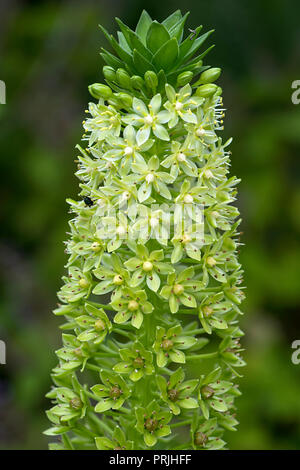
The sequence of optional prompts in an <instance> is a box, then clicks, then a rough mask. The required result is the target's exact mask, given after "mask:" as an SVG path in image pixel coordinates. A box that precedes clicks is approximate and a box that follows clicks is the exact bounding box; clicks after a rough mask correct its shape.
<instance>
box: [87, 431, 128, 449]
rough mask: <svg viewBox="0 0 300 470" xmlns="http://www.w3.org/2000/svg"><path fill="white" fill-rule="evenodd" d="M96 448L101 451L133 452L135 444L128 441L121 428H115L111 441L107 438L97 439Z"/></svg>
mask: <svg viewBox="0 0 300 470" xmlns="http://www.w3.org/2000/svg"><path fill="white" fill-rule="evenodd" d="M95 442H96V447H97V449H99V450H132V449H133V442H132V441H127V440H126V436H125V434H124V432H123V431H122V429H121V428H120V427H119V426H116V427H115V430H114V433H113V435H112V438H111V439H108V438H107V437H95Z"/></svg>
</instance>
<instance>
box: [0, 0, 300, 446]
mask: <svg viewBox="0 0 300 470" xmlns="http://www.w3.org/2000/svg"><path fill="white" fill-rule="evenodd" d="M142 8H146V9H147V10H148V11H149V13H150V14H151V15H152V16H153V17H155V18H157V19H158V20H161V19H163V18H164V17H165V16H167V15H168V14H170V13H171V12H172V11H173V10H174V9H176V8H182V9H183V10H191V12H192V14H191V16H190V19H189V26H190V27H195V26H197V25H198V24H203V25H204V28H205V29H206V30H208V29H211V28H215V30H216V32H215V34H214V38H213V41H214V43H215V44H216V46H217V47H216V48H215V49H214V50H213V51H212V52H211V53H210V55H209V57H207V61H208V63H210V64H211V65H213V66H221V67H222V68H223V74H222V77H221V79H220V85H221V86H222V87H223V90H224V101H225V105H226V107H227V108H228V114H227V117H226V121H225V131H224V136H225V137H227V136H230V135H233V136H234V142H233V144H232V152H233V155H232V171H233V173H234V174H236V175H238V176H239V177H241V178H242V182H241V184H240V186H239V202H238V204H239V207H240V210H241V212H242V216H243V220H244V221H243V227H242V230H243V231H244V235H243V237H242V241H243V242H244V243H245V246H244V247H243V248H242V250H241V260H242V262H243V264H244V268H245V284H246V285H247V295H248V297H247V301H246V302H245V304H244V310H245V313H246V315H245V317H244V319H243V328H244V330H245V332H246V336H245V339H244V342H243V344H244V346H245V348H246V352H245V358H246V360H247V362H248V366H247V367H246V368H245V369H244V371H243V372H244V377H243V378H242V379H241V388H242V391H243V396H242V397H241V398H240V399H239V400H238V401H237V403H238V407H239V411H238V418H239V420H240V423H241V424H240V427H239V431H238V432H237V433H230V435H228V439H229V443H230V446H231V448H234V449H240V448H242V449H280V448H286V449H287V448H288V449H297V448H298V449H299V448H300V401H299V389H300V365H298V366H297V365H293V364H292V362H291V353H292V350H291V343H292V341H293V340H294V339H300V315H299V314H300V281H299V280H300V244H299V234H300V218H299V213H300V185H299V179H300V165H299V148H300V105H298V106H296V105H293V104H292V102H291V93H292V90H291V83H292V81H293V80H296V79H300V75H299V74H300V70H299V63H300V61H299V59H300V48H299V44H300V29H299V14H300V4H299V1H298V0H289V1H284V2H283V1H280V0H269V1H268V0H252V1H238V0H222V1H221V0H186V1H185V2H184V3H182V2H179V1H178V0H173V1H170V0H165V1H164V2H160V1H159V0H152V1H151V2H145V1H138V0H135V1H134V0H127V1H126V0H118V1H113V2H112V1H107V0H105V1H99V0H98V1H92V0H85V1H84V2H82V1H76V0H73V1H50V0H48V1H25V0H24V1H21V0H19V1H17V0H1V3H0V18H1V20H0V56H1V69H0V70H1V71H0V74H1V76H0V79H2V80H4V81H5V83H6V86H7V104H6V105H0V120H1V123H0V126H1V127H0V148H1V176H2V177H1V186H0V194H1V196H0V198H1V205H0V214H1V242H0V266H1V281H2V282H1V286H2V287H1V300H0V309H1V321H0V338H1V339H2V340H4V341H5V342H6V344H7V365H5V366H4V365H0V374H1V379H0V422H1V427H0V446H1V447H2V448H12V449H17V448H32V449H38V448H46V445H47V442H46V439H45V438H44V437H43V436H42V434H41V432H42V430H43V429H44V428H45V427H46V426H47V421H46V418H45V416H44V410H45V408H46V407H47V406H48V405H47V402H46V400H45V399H44V395H45V393H46V392H47V390H48V388H49V386H50V378H49V373H50V369H51V367H52V366H53V365H54V363H55V356H54V350H55V349H56V348H57V347H58V345H59V344H60V332H59V330H58V321H57V319H56V318H55V317H54V316H53V315H52V314H51V310H52V308H53V307H54V306H55V303H56V290H57V289H58V288H59V285H60V276H61V275H62V274H63V265H64V263H65V256H64V252H63V244H62V241H63V240H64V239H65V238H66V235H65V232H66V231H67V227H68V226H67V205H66V203H65V199H66V197H68V196H71V197H76V193H77V189H78V183H77V180H76V179H75V177H74V176H73V173H74V170H75V163H74V158H75V157H76V151H75V150H74V146H75V144H76V143H77V142H79V139H80V135H81V133H82V131H81V120H82V119H83V116H84V109H85V108H86V104H87V102H88V100H89V96H88V92H87V86H88V84H90V83H92V82H94V81H100V80H101V66H102V65H103V64H102V62H101V58H100V56H99V51H100V47H101V45H104V38H103V37H102V35H101V33H100V31H99V29H98V26H97V25H98V23H100V22H101V23H102V24H104V26H105V27H107V28H108V29H109V30H111V31H115V29H116V27H115V24H114V22H113V18H114V17H115V16H119V17H122V19H123V20H124V21H125V22H126V23H128V24H129V25H131V26H134V24H135V23H136V21H137V18H138V16H139V15H140V13H141V10H142ZM199 372H200V371H199Z"/></svg>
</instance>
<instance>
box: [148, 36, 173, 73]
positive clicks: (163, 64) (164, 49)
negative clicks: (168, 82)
mask: <svg viewBox="0 0 300 470" xmlns="http://www.w3.org/2000/svg"><path fill="white" fill-rule="evenodd" d="M177 56H178V42H177V39H176V38H172V39H170V40H169V41H167V42H165V43H164V44H163V45H162V46H161V47H160V49H159V50H158V51H157V52H156V54H155V55H154V57H153V63H154V65H155V66H156V67H158V68H162V69H164V70H169V69H170V68H171V67H172V65H173V64H174V62H175V61H176V59H177Z"/></svg>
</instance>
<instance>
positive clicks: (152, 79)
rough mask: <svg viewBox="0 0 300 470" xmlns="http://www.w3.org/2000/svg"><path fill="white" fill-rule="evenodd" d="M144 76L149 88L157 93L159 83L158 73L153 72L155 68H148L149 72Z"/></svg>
mask: <svg viewBox="0 0 300 470" xmlns="http://www.w3.org/2000/svg"><path fill="white" fill-rule="evenodd" d="M144 78H145V83H146V86H147V88H149V89H150V90H151V91H153V92H154V93H155V90H156V88H157V85H158V79H157V75H156V73H155V72H153V70H147V72H146V73H145V75H144Z"/></svg>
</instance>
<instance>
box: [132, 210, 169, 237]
mask: <svg viewBox="0 0 300 470" xmlns="http://www.w3.org/2000/svg"><path fill="white" fill-rule="evenodd" d="M170 221H171V213H170V208H169V207H165V205H164V204H162V205H161V206H160V207H159V208H158V209H155V208H153V207H147V206H144V205H140V206H138V213H137V218H136V221H135V223H134V224H133V226H132V227H131V233H132V234H133V237H134V239H135V240H137V241H138V243H140V244H145V243H146V242H147V241H148V240H149V238H153V239H155V240H157V241H158V242H159V243H160V244H161V245H163V246H166V245H167V244H168V240H169V233H170Z"/></svg>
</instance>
